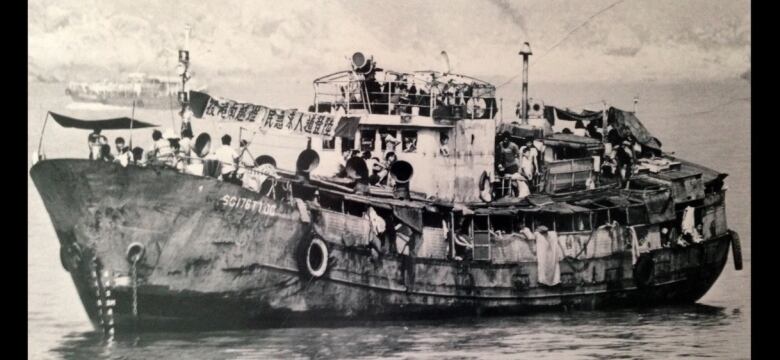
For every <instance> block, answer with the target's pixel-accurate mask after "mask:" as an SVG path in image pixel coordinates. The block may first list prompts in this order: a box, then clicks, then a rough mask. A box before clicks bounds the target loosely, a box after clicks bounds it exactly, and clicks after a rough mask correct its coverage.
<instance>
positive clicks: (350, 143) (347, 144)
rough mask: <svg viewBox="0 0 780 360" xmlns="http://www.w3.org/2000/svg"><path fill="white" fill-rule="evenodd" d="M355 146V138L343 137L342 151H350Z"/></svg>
mask: <svg viewBox="0 0 780 360" xmlns="http://www.w3.org/2000/svg"><path fill="white" fill-rule="evenodd" d="M354 148H355V139H348V138H345V137H342V138H341V152H342V153H344V152H346V151H350V150H352V149H354Z"/></svg>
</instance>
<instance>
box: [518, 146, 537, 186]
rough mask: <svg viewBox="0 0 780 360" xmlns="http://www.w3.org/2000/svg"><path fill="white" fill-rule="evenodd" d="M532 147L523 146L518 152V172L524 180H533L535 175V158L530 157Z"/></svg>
mask: <svg viewBox="0 0 780 360" xmlns="http://www.w3.org/2000/svg"><path fill="white" fill-rule="evenodd" d="M532 148H533V146H523V148H522V149H521V150H520V154H521V155H520V172H521V174H522V175H523V177H524V178H525V179H526V180H529V181H530V180H533V178H534V175H536V164H535V160H536V157H534V156H533V155H531V149H532Z"/></svg>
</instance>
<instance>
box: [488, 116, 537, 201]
mask: <svg viewBox="0 0 780 360" xmlns="http://www.w3.org/2000/svg"><path fill="white" fill-rule="evenodd" d="M500 138H501V140H500V142H499V145H498V150H499V151H498V159H497V161H496V162H497V168H498V175H499V177H500V178H501V184H502V188H506V189H508V190H509V191H508V193H509V194H510V195H512V196H514V197H518V198H525V197H527V196H528V195H530V194H531V192H532V191H536V190H538V189H536V187H537V185H538V182H536V181H535V180H537V179H538V178H539V176H540V175H541V165H543V164H544V155H543V154H544V149H545V147H544V141H543V140H541V139H528V140H527V141H526V142H525V144H524V145H523V146H518V145H517V144H515V143H514V142H512V135H511V133H510V132H508V131H505V132H503V133H502V134H501V136H500Z"/></svg>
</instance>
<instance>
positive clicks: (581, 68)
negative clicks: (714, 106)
mask: <svg viewBox="0 0 780 360" xmlns="http://www.w3.org/2000/svg"><path fill="white" fill-rule="evenodd" d="M28 4H29V5H28V7H29V11H28V32H29V48H28V50H29V53H28V72H29V74H30V77H31V78H32V77H38V78H56V79H60V80H78V79H76V78H80V77H88V76H98V75H100V76H104V75H106V74H109V75H113V74H119V73H124V72H131V71H144V72H156V73H163V72H164V73H166V74H169V75H173V74H174V71H175V65H176V50H177V49H178V48H180V47H181V46H182V44H183V38H184V36H183V33H184V26H185V24H191V26H192V35H191V40H190V44H189V45H190V46H189V49H190V51H191V58H192V61H193V63H192V67H193V71H195V73H196V74H198V73H200V74H201V75H202V76H204V77H206V78H209V77H218V76H234V77H246V76H268V77H273V76H286V77H295V78H298V79H299V80H302V81H307V82H308V81H311V80H312V79H313V78H315V77H318V76H321V75H325V74H328V73H331V72H336V71H340V70H344V69H345V67H346V65H347V58H348V57H349V56H350V55H351V54H352V53H354V52H355V51H361V52H363V53H365V54H369V55H373V56H374V58H375V59H376V61H377V62H378V64H379V66H381V67H383V68H389V69H394V70H399V71H413V70H426V69H435V70H445V69H446V65H444V61H443V60H442V57H441V55H440V53H441V52H442V51H446V52H447V54H448V55H449V58H450V64H451V67H452V71H454V72H458V73H464V74H469V75H472V76H476V77H483V78H486V79H490V80H493V79H495V81H496V82H498V83H500V82H502V81H503V80H507V79H510V78H511V77H513V76H515V75H517V74H519V73H520V71H521V68H522V62H521V57H520V56H519V55H518V51H519V50H520V48H521V46H522V44H523V42H525V41H528V42H530V44H531V48H532V50H533V55H532V56H531V62H530V66H531V80H532V81H548V82H630V81H660V82H675V81H688V80H697V81H698V80H701V81H708V80H720V79H730V78H738V77H740V76H742V75H744V74H745V73H746V72H748V71H749V70H750V44H751V37H750V32H751V19H750V2H749V1H744V0H684V1H681V0H652V1H651V0H623V1H616V0H583V1H561V0H544V1H542V0H536V1H525V0H522V1H512V0H475V1H466V0H451V1H406V0H400V1H386V0H385V1H357V0H335V1H324V0H315V1H299V0H285V1H281V2H280V1H248V0H247V1H239V0H224V1H201V2H194V1H191V0H190V1H178V0H172V1H154V0H130V1H128V0H116V1H98V0H65V1H63V0H56V1H55V0H32V1H30V2H29V3H28ZM594 15H596V16H595V17H593V16H594Z"/></svg>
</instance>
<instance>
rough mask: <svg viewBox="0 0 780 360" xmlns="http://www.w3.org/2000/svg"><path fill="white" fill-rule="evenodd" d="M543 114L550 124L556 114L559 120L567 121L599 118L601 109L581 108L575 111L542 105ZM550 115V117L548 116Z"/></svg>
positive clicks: (553, 121) (552, 122)
mask: <svg viewBox="0 0 780 360" xmlns="http://www.w3.org/2000/svg"><path fill="white" fill-rule="evenodd" d="M544 110H545V111H544V114H545V117H547V118H548V119H547V120H550V123H551V124H554V123H555V116H557V118H558V119H561V120H569V121H577V120H582V121H593V120H601V116H602V115H601V113H602V112H601V111H592V110H582V113H579V114H578V113H575V112H574V111H570V110H568V109H567V110H564V109H561V108H557V107H554V106H545V107H544ZM549 117H552V118H549Z"/></svg>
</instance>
